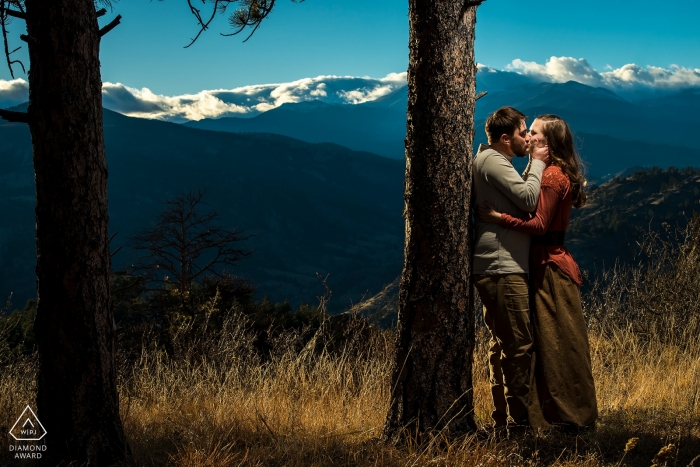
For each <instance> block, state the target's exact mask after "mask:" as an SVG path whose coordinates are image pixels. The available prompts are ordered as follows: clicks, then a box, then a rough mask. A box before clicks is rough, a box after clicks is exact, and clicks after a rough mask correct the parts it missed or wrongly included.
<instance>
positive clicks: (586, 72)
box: [506, 57, 700, 92]
mask: <svg viewBox="0 0 700 467" xmlns="http://www.w3.org/2000/svg"><path fill="white" fill-rule="evenodd" d="M506 70H507V71H511V72H515V73H519V74H522V75H525V76H528V77H530V78H533V79H534V80H536V81H544V82H550V83H565V82H567V81H578V82H579V83H582V84H587V85H589V86H597V87H604V88H608V89H610V90H612V91H616V92H625V91H628V92H629V91H661V90H677V89H685V88H689V87H700V68H695V69H690V68H684V67H680V66H678V65H671V66H670V67H669V68H660V67H656V66H647V67H646V68H642V67H640V66H638V65H635V64H633V63H631V64H627V65H624V66H622V67H620V68H615V69H613V68H612V67H608V71H604V72H598V71H597V70H595V69H594V68H593V67H592V66H591V65H590V64H589V63H588V61H587V60H586V59H585V58H579V59H575V58H572V57H551V58H550V59H549V60H547V63H545V64H544V65H541V64H539V63H536V62H525V61H522V60H520V59H516V60H513V61H512V62H511V63H510V64H509V65H508V66H507V67H506Z"/></svg>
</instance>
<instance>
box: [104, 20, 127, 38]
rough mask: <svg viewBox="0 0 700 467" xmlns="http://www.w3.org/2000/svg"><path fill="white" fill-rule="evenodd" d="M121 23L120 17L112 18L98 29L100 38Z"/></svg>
mask: <svg viewBox="0 0 700 467" xmlns="http://www.w3.org/2000/svg"><path fill="white" fill-rule="evenodd" d="M121 21H122V15H117V17H116V18H114V19H113V20H112V21H111V22H110V23H109V24H108V25H107V26H105V27H103V28H102V29H100V37H102V36H104V35H105V34H107V33H108V32H109V31H111V30H112V29H114V28H116V27H117V26H118V25H119V23H121Z"/></svg>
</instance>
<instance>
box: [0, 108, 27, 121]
mask: <svg viewBox="0 0 700 467" xmlns="http://www.w3.org/2000/svg"><path fill="white" fill-rule="evenodd" d="M0 118H2V119H3V120H7V121H8V122H11V123H29V114H28V113H26V112H14V111H12V110H5V109H0Z"/></svg>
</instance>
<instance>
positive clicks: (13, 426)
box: [10, 406, 47, 441]
mask: <svg viewBox="0 0 700 467" xmlns="http://www.w3.org/2000/svg"><path fill="white" fill-rule="evenodd" d="M27 410H29V412H31V414H32V415H33V416H34V420H36V422H37V423H38V424H39V426H40V427H41V429H42V431H43V434H42V435H41V436H39V437H38V438H18V437H16V436H15V434H14V433H13V431H14V430H15V428H16V427H17V424H18V423H19V422H21V421H22V419H23V418H25V417H24V414H26V413H27ZM28 418H29V417H27V419H28ZM46 433H47V431H46V428H44V425H42V424H41V421H40V420H39V417H37V416H36V414H35V413H34V411H33V410H32V408H31V407H29V406H27V407H26V408H25V409H24V410H23V411H22V414H21V415H20V416H19V418H18V419H17V421H16V422H15V424H14V425H12V428H10V435H11V436H12V437H13V438H14V439H15V440H16V441H41V438H43V437H44V436H46Z"/></svg>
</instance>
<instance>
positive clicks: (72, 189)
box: [26, 0, 130, 466]
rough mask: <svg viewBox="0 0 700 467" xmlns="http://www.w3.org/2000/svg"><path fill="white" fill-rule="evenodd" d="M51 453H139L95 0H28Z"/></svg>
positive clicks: (74, 458) (42, 357) (109, 461)
mask: <svg viewBox="0 0 700 467" xmlns="http://www.w3.org/2000/svg"><path fill="white" fill-rule="evenodd" d="M26 12H27V13H26V16H27V19H26V21H27V32H28V40H27V42H28V45H29V56H30V62H31V70H30V71H29V110H28V113H29V116H30V119H29V120H30V122H29V126H30V130H31V134H32V147H33V151H34V169H35V179H36V246H37V266H36V272H37V293H38V298H39V303H38V310H37V317H36V322H35V325H34V329H35V333H36V340H37V344H38V348H39V373H38V393H37V406H38V416H39V419H40V420H41V422H42V424H43V425H44V427H45V428H46V431H47V435H46V437H45V438H44V440H45V441H46V444H47V450H46V452H45V453H43V454H44V455H43V457H42V463H43V464H44V465H52V466H54V465H58V464H61V465H63V464H62V463H64V464H68V463H70V462H75V463H77V464H78V465H82V464H86V463H87V464H89V465H113V464H116V463H118V462H129V459H130V454H129V449H128V446H127V444H126V441H125V438H124V432H123V428H122V424H121V421H120V419H119V400H118V394H117V388H116V369H115V358H114V356H115V352H114V350H115V333H114V320H113V316H112V312H111V309H110V290H109V276H110V255H109V249H108V246H109V239H108V226H107V224H108V213H107V163H106V159H105V148H104V135H103V129H102V95H101V90H102V82H101V77H100V62H99V46H100V36H99V28H98V24H97V17H96V12H95V6H94V2H93V0H51V1H40V0H27V1H26Z"/></svg>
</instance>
